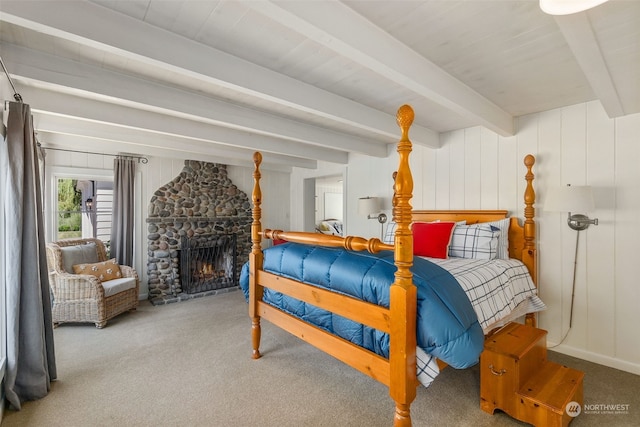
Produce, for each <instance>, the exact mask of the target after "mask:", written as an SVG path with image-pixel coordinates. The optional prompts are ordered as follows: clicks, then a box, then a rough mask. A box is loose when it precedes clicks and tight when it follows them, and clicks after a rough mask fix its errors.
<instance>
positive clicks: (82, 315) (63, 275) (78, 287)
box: [47, 239, 140, 329]
mask: <svg viewBox="0 0 640 427" xmlns="http://www.w3.org/2000/svg"><path fill="white" fill-rule="evenodd" d="M80 245H82V246H80ZM71 247H74V248H71ZM94 251H95V254H94ZM78 253H82V254H83V255H81V256H79V255H78ZM65 254H66V255H67V259H66V260H65ZM78 261H80V262H78ZM102 261H107V253H106V249H105V246H104V243H103V242H102V241H101V240H99V239H66V240H60V241H57V242H51V243H48V244H47V264H48V266H49V283H50V286H51V291H52V294H53V306H52V312H53V324H54V326H58V325H59V324H60V323H64V322H91V323H95V325H96V327H97V328H98V329H101V328H103V327H104V326H105V325H106V324H107V321H108V320H109V319H111V318H113V317H115V316H117V315H118V314H121V313H124V312H125V311H128V310H135V309H136V308H137V307H138V292H139V288H140V280H139V278H138V273H137V272H136V271H135V269H133V268H132V267H129V266H125V265H121V266H119V267H120V272H121V274H122V278H121V279H115V280H110V281H105V282H101V281H100V279H98V278H97V277H96V276H93V275H90V274H73V273H70V271H71V272H72V271H73V267H72V265H71V263H73V264H81V263H91V262H102ZM127 278H134V279H135V286H133V281H132V280H130V279H127ZM132 286H133V287H132ZM122 289H124V290H122Z"/></svg>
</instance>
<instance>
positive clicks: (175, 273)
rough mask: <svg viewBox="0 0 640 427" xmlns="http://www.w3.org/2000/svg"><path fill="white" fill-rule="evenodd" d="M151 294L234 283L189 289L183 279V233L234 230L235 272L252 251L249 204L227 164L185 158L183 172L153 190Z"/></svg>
mask: <svg viewBox="0 0 640 427" xmlns="http://www.w3.org/2000/svg"><path fill="white" fill-rule="evenodd" d="M146 221H147V231H148V236H147V240H148V242H147V243H148V261H147V273H148V277H149V299H150V301H151V303H153V304H154V305H159V304H167V303H170V302H176V301H181V300H185V299H191V298H197V297H201V296H206V295H213V294H217V293H221V292H228V291H230V290H235V289H237V286H238V284H237V283H236V284H235V285H234V286H233V287H230V288H224V289H217V290H210V291H206V292H201V293H196V294H187V293H185V292H183V291H182V286H181V283H180V249H181V247H180V246H181V240H182V236H186V237H189V238H194V237H195V238H203V239H204V238H211V237H205V236H216V235H220V234H233V233H235V234H236V239H237V249H236V250H237V254H236V256H237V264H236V269H237V271H236V275H235V277H240V268H241V267H242V265H243V264H244V263H245V262H246V261H247V260H248V258H249V251H250V250H251V221H252V218H251V204H250V203H249V198H248V197H247V195H246V194H245V193H244V192H242V191H240V190H239V189H238V188H237V187H236V186H235V185H234V184H233V183H232V182H231V180H230V179H229V178H228V177H227V167H226V165H221V164H217V163H207V162H200V161H195V160H186V161H185V166H184V168H183V170H182V172H180V174H179V175H178V176H177V177H175V178H174V179H173V180H172V181H171V182H169V183H167V184H165V185H163V186H162V187H160V188H159V189H158V190H156V192H155V193H154V195H153V197H152V198H151V201H150V203H149V217H148V218H147V220H146Z"/></svg>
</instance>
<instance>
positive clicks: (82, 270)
mask: <svg viewBox="0 0 640 427" xmlns="http://www.w3.org/2000/svg"><path fill="white" fill-rule="evenodd" d="M73 272H74V273H75V274H91V275H92V276H96V277H97V278H98V279H100V281H101V282H106V281H108V280H113V279H120V278H121V277H122V273H121V272H120V266H119V265H118V261H116V259H115V258H112V259H110V260H108V261H102V262H96V263H93V264H78V265H74V266H73Z"/></svg>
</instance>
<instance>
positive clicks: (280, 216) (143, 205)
mask: <svg viewBox="0 0 640 427" xmlns="http://www.w3.org/2000/svg"><path fill="white" fill-rule="evenodd" d="M88 150H89V151H91V149H90V148H88ZM147 158H148V159H149V162H148V163H147V164H138V174H137V179H138V180H139V182H137V183H136V189H138V190H139V193H138V194H139V198H138V201H137V203H136V209H135V211H136V216H137V218H136V226H135V230H134V232H135V234H136V239H135V242H134V245H135V249H134V252H135V253H136V257H135V259H134V264H135V265H134V267H135V269H136V270H137V271H138V274H139V276H140V297H141V298H142V299H144V298H146V297H147V293H148V276H147V258H148V255H147V234H148V232H147V223H146V222H145V219H146V217H147V212H148V206H149V202H150V200H151V197H152V196H153V193H154V192H155V191H156V190H157V189H158V188H159V187H161V186H162V185H164V184H166V183H167V182H169V181H171V180H172V179H173V178H175V177H176V176H177V175H178V174H179V173H180V172H181V171H182V168H183V166H184V160H176V159H169V158H164V157H154V156H147ZM46 168H47V174H49V175H50V173H51V170H53V169H56V168H58V169H59V168H65V170H78V171H82V172H85V171H95V172H100V171H102V172H104V171H113V157H112V156H105V155H101V154H86V153H69V152H63V151H53V150H48V151H47V161H46ZM227 172H228V174H229V178H230V179H231V181H233V183H234V184H235V185H236V186H237V187H238V188H239V189H240V190H242V191H244V192H245V193H246V194H247V196H248V197H249V200H251V192H252V190H253V168H248V167H247V168H245V167H240V166H227ZM50 181H51V178H50V177H49V179H48V180H47V182H50ZM261 187H262V191H263V194H264V193H267V194H275V195H277V197H276V198H273V197H270V198H267V197H264V202H263V205H262V216H263V223H264V224H269V227H271V228H275V227H277V228H281V229H285V230H286V229H289V228H290V225H289V213H288V206H289V194H290V193H289V173H283V172H275V171H269V170H263V171H262V179H261ZM50 191H51V188H49V187H48V188H47V189H46V192H47V194H46V195H45V197H46V199H45V200H51V196H50ZM47 211H50V208H47ZM47 225H48V226H49V227H51V222H50V221H49V222H48V223H47ZM47 234H48V236H51V234H50V233H47ZM50 239H51V237H49V240H50Z"/></svg>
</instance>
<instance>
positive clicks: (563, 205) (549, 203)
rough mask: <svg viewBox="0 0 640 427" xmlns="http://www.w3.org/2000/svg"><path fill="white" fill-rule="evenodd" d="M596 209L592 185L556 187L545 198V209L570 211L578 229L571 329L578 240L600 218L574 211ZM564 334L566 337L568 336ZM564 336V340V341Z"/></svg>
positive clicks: (572, 223)
mask: <svg viewBox="0 0 640 427" xmlns="http://www.w3.org/2000/svg"><path fill="white" fill-rule="evenodd" d="M594 209H595V204H594V202H593V193H592V191H591V187H589V186H587V185H571V184H567V186H566V187H555V188H552V189H551V191H549V194H548V196H547V199H546V200H545V204H544V210H545V211H555V212H568V217H567V224H568V225H569V227H570V228H571V229H572V230H576V231H577V233H576V248H575V252H574V255H573V279H572V285H571V312H570V314H569V330H567V335H568V334H569V331H570V330H571V326H572V324H573V302H574V296H575V291H576V267H577V265H578V241H579V239H580V231H582V230H586V229H587V228H589V225H591V224H593V225H598V218H594V219H591V218H589V217H588V216H587V215H585V214H582V213H579V214H576V213H572V212H585V213H586V212H591V211H593V210H594ZM567 335H565V336H564V338H566V337H567ZM564 338H562V340H561V341H560V342H562V341H564Z"/></svg>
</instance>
